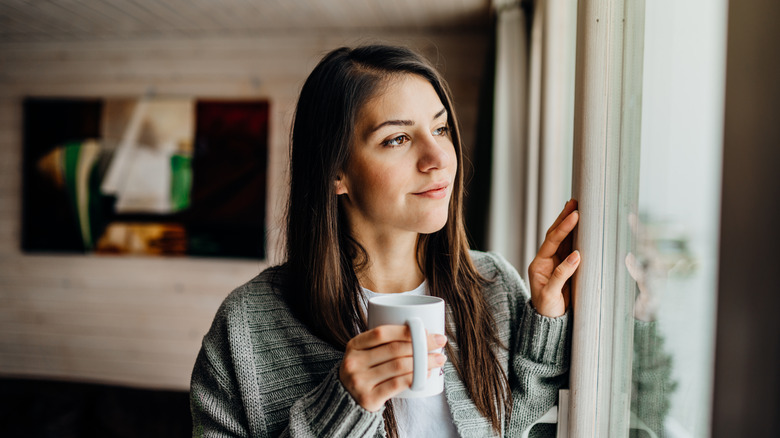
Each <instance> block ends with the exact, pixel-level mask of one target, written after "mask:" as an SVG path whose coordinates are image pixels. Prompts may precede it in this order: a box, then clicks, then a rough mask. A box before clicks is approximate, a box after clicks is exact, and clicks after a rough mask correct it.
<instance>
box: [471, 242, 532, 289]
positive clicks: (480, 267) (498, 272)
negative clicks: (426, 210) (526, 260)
mask: <svg viewBox="0 0 780 438" xmlns="http://www.w3.org/2000/svg"><path fill="white" fill-rule="evenodd" d="M469 255H470V256H471V260H472V262H473V263H474V266H475V267H476V268H477V272H479V274H480V275H481V276H482V277H483V278H485V279H486V280H488V281H490V282H491V283H496V282H497V283H521V284H522V283H523V279H522V277H520V274H519V273H518V272H517V269H516V268H515V267H514V266H512V264H511V263H509V261H508V260H507V259H505V258H504V256H502V255H501V254H499V253H497V252H482V251H474V250H471V251H469Z"/></svg>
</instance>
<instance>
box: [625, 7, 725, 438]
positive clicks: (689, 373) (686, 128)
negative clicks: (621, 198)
mask: <svg viewBox="0 0 780 438" xmlns="http://www.w3.org/2000/svg"><path fill="white" fill-rule="evenodd" d="M644 18H645V20H644V26H645V38H644V49H643V51H644V62H643V69H642V94H641V96H642V99H641V100H642V108H641V153H640V154H641V155H640V157H641V159H640V170H639V173H640V178H639V193H638V205H637V214H631V215H630V216H629V218H628V222H629V229H630V230H631V233H632V238H631V239H630V240H631V251H630V252H629V254H628V255H627V257H626V260H625V262H626V266H627V267H628V272H629V275H630V278H632V279H633V280H635V287H633V288H629V290H630V291H631V292H630V293H631V294H634V296H635V297H636V300H635V306H634V311H633V313H634V317H635V318H636V322H635V324H634V335H633V340H634V348H633V351H634V355H633V362H632V369H633V375H632V379H631V380H632V386H631V388H632V389H631V390H632V395H631V428H632V429H631V436H647V437H655V436H658V437H661V436H666V437H705V436H709V424H710V405H711V392H712V384H711V381H712V372H713V342H714V327H715V302H716V284H715V281H716V278H717V277H716V275H717V271H716V270H717V249H718V241H717V239H718V229H719V221H718V215H719V211H720V199H719V196H720V187H721V184H720V159H721V153H722V118H723V117H722V115H723V90H724V83H725V82H724V72H725V69H724V65H725V64H724V59H725V20H726V0H687V1H684V2H680V1H679V0H678V1H675V0H654V1H651V2H647V3H646V9H645V15H644Z"/></svg>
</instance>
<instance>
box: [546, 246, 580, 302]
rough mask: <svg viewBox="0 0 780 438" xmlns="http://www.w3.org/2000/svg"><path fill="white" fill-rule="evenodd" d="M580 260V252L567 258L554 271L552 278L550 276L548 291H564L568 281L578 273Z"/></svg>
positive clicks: (575, 252)
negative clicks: (575, 272)
mask: <svg viewBox="0 0 780 438" xmlns="http://www.w3.org/2000/svg"><path fill="white" fill-rule="evenodd" d="M580 260H581V259H580V252H579V251H574V252H573V253H571V254H569V256H568V257H566V260H564V261H562V262H561V264H559V265H558V266H557V267H556V268H555V270H554V271H553V273H552V276H550V282H549V283H547V289H553V290H556V291H558V292H560V291H562V290H563V285H564V284H565V283H566V280H568V279H569V278H571V276H572V275H574V271H576V270H577V267H578V266H579V265H580Z"/></svg>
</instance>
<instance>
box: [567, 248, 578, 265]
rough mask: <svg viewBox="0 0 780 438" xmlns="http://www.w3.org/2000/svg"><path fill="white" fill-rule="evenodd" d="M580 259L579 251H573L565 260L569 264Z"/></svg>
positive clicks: (574, 263) (573, 263)
mask: <svg viewBox="0 0 780 438" xmlns="http://www.w3.org/2000/svg"><path fill="white" fill-rule="evenodd" d="M579 260H580V252H579V251H574V252H573V253H571V254H569V256H568V257H566V262H567V263H569V264H570V265H576V264H577V262H578V261H579Z"/></svg>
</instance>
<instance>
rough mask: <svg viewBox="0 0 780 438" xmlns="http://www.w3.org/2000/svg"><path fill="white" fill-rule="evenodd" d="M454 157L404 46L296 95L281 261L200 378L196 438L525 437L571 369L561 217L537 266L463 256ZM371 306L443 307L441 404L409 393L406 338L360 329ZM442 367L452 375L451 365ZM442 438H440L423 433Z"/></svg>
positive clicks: (346, 64) (367, 50) (444, 121)
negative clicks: (416, 301) (404, 298)
mask: <svg viewBox="0 0 780 438" xmlns="http://www.w3.org/2000/svg"><path fill="white" fill-rule="evenodd" d="M462 198H463V156H462V149H461V143H460V134H459V131H458V123H457V117H456V115H455V110H454V108H453V107H452V104H451V98H450V94H449V91H448V88H447V85H446V84H445V82H444V80H443V79H442V78H441V77H440V75H439V74H438V73H437V72H436V70H435V69H434V68H433V67H431V66H430V65H429V64H428V63H427V62H426V61H425V60H424V59H423V58H422V57H420V56H419V55H417V54H415V53H413V52H412V51H410V50H408V49H405V48H398V47H386V46H367V47H360V48H357V49H354V50H350V49H347V48H341V49H337V50H334V51H333V52H331V53H329V54H328V55H326V56H325V57H324V58H323V60H322V61H321V62H320V63H319V64H318V65H317V67H316V68H315V69H314V71H313V72H312V73H311V75H310V76H309V78H308V79H307V81H306V83H305V84H304V86H303V88H302V90H301V94H300V98H299V101H298V106H297V109H296V114H295V121H294V123H293V132H292V146H291V187H290V198H289V205H288V225H287V261H286V263H285V264H283V265H282V266H279V267H274V268H270V269H268V270H266V271H265V272H263V273H261V274H260V275H259V276H257V277H256V278H255V279H254V280H252V281H250V282H249V283H247V284H245V285H244V286H242V287H240V288H238V289H237V290H235V291H234V292H233V293H232V294H231V295H230V296H229V297H228V298H227V299H226V300H225V302H224V303H223V305H222V306H221V307H220V310H219V311H218V313H217V315H216V317H215V320H214V323H213V325H212V328H211V330H210V331H209V333H208V334H207V335H206V337H205V338H204V341H203V348H202V350H201V352H200V355H199V357H198V360H197V362H196V364H195V369H194V371H193V376H192V391H191V400H192V412H193V421H194V429H195V430H194V433H195V435H196V436H198V435H202V436H242V437H243V436H252V437H255V436H258V437H271V436H279V435H282V436H288V435H289V436H317V437H320V436H338V437H342V436H355V437H357V436H383V435H388V436H473V437H485V436H517V435H518V434H519V433H520V432H521V431H522V430H523V429H525V428H526V427H527V426H529V425H530V424H531V423H532V422H533V421H534V420H536V419H537V418H539V417H540V416H541V415H542V414H543V413H545V412H546V411H547V410H548V409H549V408H550V407H551V406H552V405H554V404H555V402H556V398H557V390H558V388H559V387H560V386H561V385H562V384H563V383H564V382H565V380H566V372H567V369H568V354H569V353H568V352H569V347H568V344H567V333H568V330H567V322H568V316H567V313H566V309H567V305H568V290H567V287H566V281H567V280H568V279H569V277H570V276H571V275H572V274H573V273H574V271H575V270H576V268H577V266H578V265H579V261H580V260H579V253H578V252H576V251H575V252H572V253H570V254H569V253H568V250H567V248H566V247H567V246H569V245H567V243H568V240H566V237H567V236H568V235H569V233H570V232H571V230H572V229H573V228H574V226H575V225H576V223H577V220H578V213H577V211H576V202H573V201H570V202H568V203H567V204H566V206H565V208H564V210H563V212H562V213H561V215H560V216H559V218H558V219H557V220H556V221H555V223H554V224H553V226H552V227H551V228H550V231H549V232H548V234H547V238H546V240H545V242H544V243H543V245H542V247H541V249H540V250H539V253H538V254H537V256H536V258H535V259H534V261H533V262H532V264H531V266H530V267H529V280H530V281H529V282H530V286H531V292H530V294H529V293H528V292H527V289H526V287H525V285H524V283H523V281H522V280H521V279H520V277H519V275H518V274H517V272H516V271H515V270H514V268H512V267H511V266H510V265H509V264H508V263H507V262H506V261H505V260H504V259H503V258H502V257H501V256H499V255H496V254H485V253H479V252H472V251H469V249H468V244H467V241H466V235H465V231H464V225H463V214H462V211H461V206H462ZM378 293H417V294H430V295H433V296H439V297H442V298H443V299H444V300H445V302H446V303H447V321H448V327H447V336H446V338H445V337H444V336H438V337H437V336H429V337H428V347H429V350H435V349H438V348H441V347H442V346H443V345H445V343H446V346H445V352H446V357H445V355H441V354H436V353H431V354H429V358H428V361H429V369H431V368H435V367H439V366H442V363H444V365H443V369H444V373H445V392H444V393H443V394H441V395H440V396H437V397H430V398H427V399H416V400H403V401H401V400H392V398H393V396H394V395H396V394H398V393H400V392H401V391H403V390H405V389H407V388H409V387H410V385H411V382H412V360H411V354H412V353H411V351H412V350H411V343H410V342H411V338H410V334H409V332H408V330H407V329H406V327H404V326H381V327H378V328H376V329H373V330H366V318H365V305H366V299H367V297H369V296H372V295H375V294H378ZM445 361H446V362H445ZM431 431H435V435H431Z"/></svg>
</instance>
